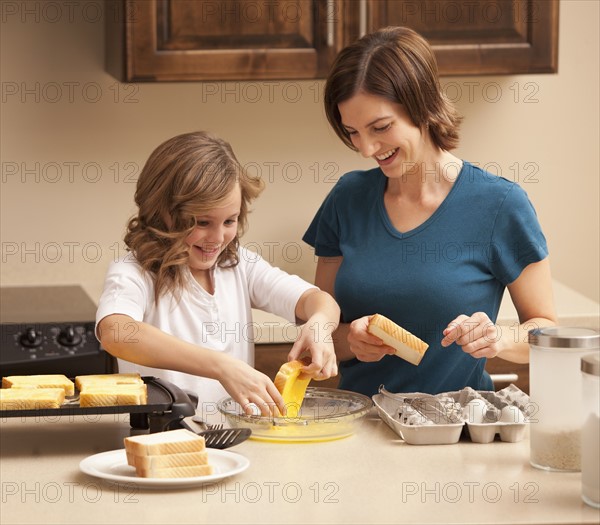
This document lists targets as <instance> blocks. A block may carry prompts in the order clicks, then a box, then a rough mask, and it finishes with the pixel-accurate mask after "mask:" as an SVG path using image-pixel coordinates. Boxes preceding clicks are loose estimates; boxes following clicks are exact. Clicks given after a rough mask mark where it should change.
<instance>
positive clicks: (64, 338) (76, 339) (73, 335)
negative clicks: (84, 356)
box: [56, 325, 81, 346]
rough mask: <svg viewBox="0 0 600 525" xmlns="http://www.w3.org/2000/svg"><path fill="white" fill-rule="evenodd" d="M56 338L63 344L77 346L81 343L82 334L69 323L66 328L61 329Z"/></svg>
mask: <svg viewBox="0 0 600 525" xmlns="http://www.w3.org/2000/svg"><path fill="white" fill-rule="evenodd" d="M56 340H57V341H58V344H60V345H62V346H77V345H78V344H79V343H81V335H79V334H78V333H77V332H76V331H75V328H74V327H73V325H69V326H67V327H66V328H65V329H64V330H61V332H60V334H58V337H57V338H56Z"/></svg>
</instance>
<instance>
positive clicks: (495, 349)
mask: <svg viewBox="0 0 600 525" xmlns="http://www.w3.org/2000/svg"><path fill="white" fill-rule="evenodd" d="M443 334H444V338H443V339H442V343H441V344H442V346H450V345H451V344H452V343H456V344H457V345H459V346H460V347H462V349H463V352H466V353H467V354H470V355H471V356H472V357H475V358H477V359H481V358H482V357H488V358H490V357H496V356H497V355H498V354H499V353H500V352H501V351H502V349H503V346H502V344H501V337H500V335H501V331H500V328H499V327H498V326H497V325H495V324H494V323H493V322H492V321H491V319H490V318H489V317H488V315H487V314H485V313H484V312H476V313H474V314H473V315H472V316H471V317H469V316H467V315H464V314H462V315H459V316H458V317H457V318H456V319H454V320H453V321H451V322H450V324H448V326H447V327H446V329H445V330H444V331H443Z"/></svg>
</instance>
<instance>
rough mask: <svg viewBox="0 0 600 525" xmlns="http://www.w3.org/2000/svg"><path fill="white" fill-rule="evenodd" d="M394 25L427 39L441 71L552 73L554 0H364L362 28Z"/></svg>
mask: <svg viewBox="0 0 600 525" xmlns="http://www.w3.org/2000/svg"><path fill="white" fill-rule="evenodd" d="M399 25H404V26H408V27H411V28H413V29H414V30H415V31H417V32H418V33H420V34H421V35H423V36H424V37H425V38H426V39H427V40H428V42H429V43H430V44H431V45H432V46H433V49H434V51H435V54H436V59H437V61H438V66H439V69H440V73H441V74H442V75H481V74H517V73H556V72H557V68H558V1H555V0H478V1H473V0H375V1H373V2H369V10H368V13H367V27H366V29H367V31H371V30H374V29H376V28H379V27H385V26H399Z"/></svg>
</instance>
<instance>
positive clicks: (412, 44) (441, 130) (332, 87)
mask: <svg viewBox="0 0 600 525" xmlns="http://www.w3.org/2000/svg"><path fill="white" fill-rule="evenodd" d="M360 91H362V92H365V93H368V94H371V95H378V96H381V97H384V98H385V99H387V100H390V101H391V102H395V103H398V104H401V105H402V106H403V107H404V108H405V109H406V111H407V113H408V115H409V117H410V119H411V120H412V122H413V123H414V125H415V126H418V127H420V128H421V130H425V131H428V132H429V134H430V136H431V139H432V141H433V143H434V144H435V145H436V146H437V147H439V148H440V149H443V150H451V149H453V148H455V147H456V146H457V145H458V127H459V125H460V122H461V120H462V117H460V116H459V115H458V113H457V111H456V109H455V108H454V107H453V105H452V104H451V102H450V101H449V100H448V98H447V97H446V96H445V94H444V93H443V92H442V89H441V86H440V83H439V78H438V69H437V62H436V60H435V57H434V55H433V51H432V49H431V47H430V46H429V44H428V43H427V41H426V40H425V39H424V38H423V37H422V36H420V35H419V34H418V33H416V32H415V31H413V30H412V29H409V28H407V27H387V28H384V29H380V30H378V31H375V32H374V33H370V34H368V35H365V36H364V37H362V38H361V39H359V40H357V41H356V42H354V43H353V44H350V45H349V46H347V47H346V48H344V49H343V50H342V51H341V52H340V54H339V55H338V56H337V58H336V60H335V62H334V64H333V66H332V68H331V71H330V73H329V76H328V78H327V82H326V83H325V97H324V98H325V113H326V114H327V119H328V120H329V123H330V124H331V126H332V127H333V129H334V130H335V132H336V133H337V135H338V136H339V137H340V138H341V139H342V141H343V142H344V143H345V144H346V145H347V146H348V147H350V148H351V149H353V150H355V151H356V148H355V147H354V145H353V144H352V140H351V139H350V136H349V135H348V133H347V131H346V130H345V128H344V127H343V126H342V122H341V116H340V112H339V109H338V104H340V103H341V102H344V101H346V100H348V99H349V98H351V97H353V96H354V95H356V94H357V93H358V92H360Z"/></svg>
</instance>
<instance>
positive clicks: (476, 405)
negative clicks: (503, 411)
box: [463, 399, 487, 424]
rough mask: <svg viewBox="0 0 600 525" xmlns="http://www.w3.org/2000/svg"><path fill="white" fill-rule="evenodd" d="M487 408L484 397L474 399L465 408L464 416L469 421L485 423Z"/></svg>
mask: <svg viewBox="0 0 600 525" xmlns="http://www.w3.org/2000/svg"><path fill="white" fill-rule="evenodd" d="M486 409H487V407H486V404H485V401H483V399H472V400H471V401H469V402H468V403H467V404H466V405H465V407H464V408H463V417H464V418H465V419H466V420H467V422H468V423H475V424H479V423H483V422H484V417H485V412H486Z"/></svg>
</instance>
